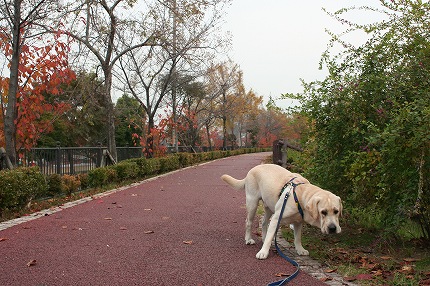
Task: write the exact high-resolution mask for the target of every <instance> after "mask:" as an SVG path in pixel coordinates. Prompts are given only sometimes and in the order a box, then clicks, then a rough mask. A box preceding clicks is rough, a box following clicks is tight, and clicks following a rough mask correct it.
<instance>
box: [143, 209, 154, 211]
mask: <svg viewBox="0 0 430 286" xmlns="http://www.w3.org/2000/svg"><path fill="white" fill-rule="evenodd" d="M143 210H144V211H152V209H143Z"/></svg>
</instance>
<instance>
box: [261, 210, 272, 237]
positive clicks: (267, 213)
mask: <svg viewBox="0 0 430 286" xmlns="http://www.w3.org/2000/svg"><path fill="white" fill-rule="evenodd" d="M272 214H273V213H272V211H271V210H270V208H268V207H267V206H264V217H263V221H262V223H261V239H262V241H263V242H264V240H265V239H266V234H267V226H268V225H269V222H270V217H271V216H272Z"/></svg>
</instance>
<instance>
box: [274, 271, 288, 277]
mask: <svg viewBox="0 0 430 286" xmlns="http://www.w3.org/2000/svg"><path fill="white" fill-rule="evenodd" d="M275 276H276V277H285V276H290V274H287V273H283V272H280V273H276V274H275Z"/></svg>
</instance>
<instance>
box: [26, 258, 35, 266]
mask: <svg viewBox="0 0 430 286" xmlns="http://www.w3.org/2000/svg"><path fill="white" fill-rule="evenodd" d="M34 265H36V259H32V260H30V261H29V262H28V263H27V267H30V266H34Z"/></svg>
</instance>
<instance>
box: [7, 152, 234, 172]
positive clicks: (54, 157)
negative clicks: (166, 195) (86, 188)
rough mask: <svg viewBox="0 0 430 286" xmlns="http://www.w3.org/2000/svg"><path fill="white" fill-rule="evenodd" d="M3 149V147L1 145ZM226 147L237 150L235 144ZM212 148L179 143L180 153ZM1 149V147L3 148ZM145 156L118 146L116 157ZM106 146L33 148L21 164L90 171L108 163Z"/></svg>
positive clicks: (53, 168)
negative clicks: (233, 146) (180, 144)
mask: <svg viewBox="0 0 430 286" xmlns="http://www.w3.org/2000/svg"><path fill="white" fill-rule="evenodd" d="M0 149H2V150H3V148H0ZM226 149H227V150H231V149H234V148H232V147H228V148H226ZM211 150H213V149H212V148H209V147H191V146H179V147H178V152H188V153H199V152H207V151H211ZM0 151H1V150H0ZM166 152H167V153H175V152H176V148H174V147H167V150H166ZM142 156H144V153H143V150H142V147H117V160H118V162H119V161H123V160H127V159H131V158H140V157H142ZM6 159H7V156H6V152H0V170H2V169H7V168H8V166H7V164H6ZM110 161H111V160H109V152H108V151H107V147H103V146H98V147H60V146H58V147H52V148H32V149H30V150H29V151H24V152H23V153H22V154H21V156H20V159H19V161H18V166H38V167H39V168H40V170H41V172H42V173H43V174H45V175H50V174H60V175H76V174H82V173H88V172H89V171H91V170H92V169H95V168H98V167H101V166H105V165H109V163H111V162H110Z"/></svg>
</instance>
